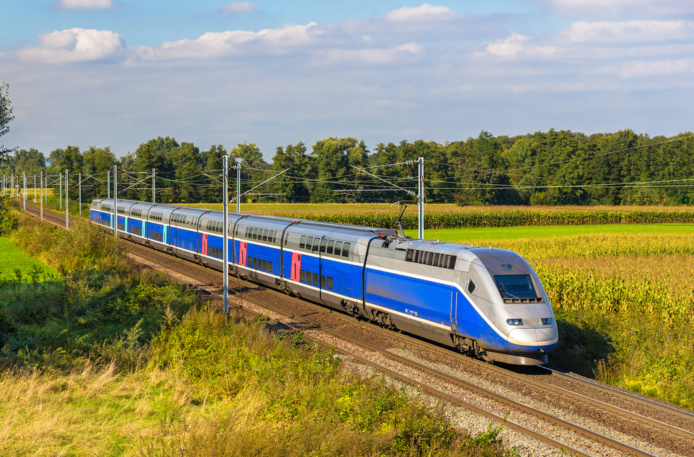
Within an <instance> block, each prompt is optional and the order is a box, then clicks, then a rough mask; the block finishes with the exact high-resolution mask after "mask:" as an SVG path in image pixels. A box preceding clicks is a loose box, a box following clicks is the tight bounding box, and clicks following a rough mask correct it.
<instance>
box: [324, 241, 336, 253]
mask: <svg viewBox="0 0 694 457" xmlns="http://www.w3.org/2000/svg"><path fill="white" fill-rule="evenodd" d="M334 247H335V241H333V240H331V241H328V250H327V251H326V253H328V254H332V253H333V248H334Z"/></svg>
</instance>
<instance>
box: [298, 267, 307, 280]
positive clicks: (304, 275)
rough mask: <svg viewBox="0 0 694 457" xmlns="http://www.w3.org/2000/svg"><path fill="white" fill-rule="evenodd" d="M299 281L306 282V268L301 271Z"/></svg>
mask: <svg viewBox="0 0 694 457" xmlns="http://www.w3.org/2000/svg"><path fill="white" fill-rule="evenodd" d="M299 281H302V282H306V271H305V270H301V271H299Z"/></svg>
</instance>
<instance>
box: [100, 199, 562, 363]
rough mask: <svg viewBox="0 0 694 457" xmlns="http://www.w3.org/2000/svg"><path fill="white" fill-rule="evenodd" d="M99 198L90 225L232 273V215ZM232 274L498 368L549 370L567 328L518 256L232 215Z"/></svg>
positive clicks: (388, 233)
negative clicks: (549, 361)
mask: <svg viewBox="0 0 694 457" xmlns="http://www.w3.org/2000/svg"><path fill="white" fill-rule="evenodd" d="M115 213H116V214H117V215H116V217H115V219H114V200H112V199H107V200H94V201H93V202H92V207H91V211H90V220H91V221H92V222H93V223H96V224H98V225H99V226H101V227H102V228H104V229H105V230H108V231H113V229H114V223H115V224H116V227H117V229H118V231H119V234H120V236H121V237H123V238H127V239H129V240H132V241H134V242H136V243H140V244H143V245H147V246H150V247H152V248H154V249H158V250H161V251H165V252H168V253H170V254H172V255H175V256H178V257H182V258H186V259H189V260H191V261H193V262H198V263H201V264H203V265H205V266H208V267H211V268H215V269H219V270H221V269H222V267H223V263H222V252H223V236H222V227H223V225H222V224H223V214H222V213H221V212H219V211H209V210H204V209H198V208H191V207H178V206H172V205H162V204H151V203H143V202H135V201H128V200H119V201H118V208H116V211H115ZM228 222H229V232H228V236H229V239H228V242H229V246H228V249H229V271H230V273H231V274H234V275H237V276H240V277H242V278H246V279H248V280H251V281H254V282H257V283H259V284H262V285H265V286H268V287H272V288H276V289H280V290H282V291H284V292H286V293H289V294H292V295H295V296H299V297H302V298H304V299H307V300H310V301H313V302H316V303H319V304H322V305H324V306H328V307H330V308H334V309H337V310H341V311H344V312H346V313H349V314H350V315H353V316H355V317H360V318H365V319H369V320H371V321H375V322H377V323H379V324H380V325H383V326H385V327H389V328H393V329H395V328H397V329H400V330H403V331H406V332H408V333H411V334H414V335H417V336H420V337H422V338H426V339H429V340H432V341H436V342H438V343H441V344H444V345H447V346H450V347H454V348H456V349H458V350H460V351H461V352H464V353H466V354H469V355H472V356H476V357H480V358H483V359H485V360H488V361H497V362H502V363H509V364H516V365H539V364H544V363H546V362H547V353H548V352H550V351H552V350H553V349H554V348H556V345H557V341H558V333H557V326H556V322H555V320H554V314H553V312H552V308H551V306H550V303H549V300H548V298H547V294H546V293H545V290H544V289H543V288H542V284H541V283H540V280H539V279H538V277H537V275H536V274H535V272H534V271H533V269H532V267H531V266H530V265H529V264H528V263H527V262H526V261H525V260H524V259H523V258H522V257H521V256H519V255H518V254H516V253H514V252H512V251H508V250H503V249H494V248H486V247H479V246H473V245H465V244H457V243H448V242H438V241H430V240H413V239H410V238H407V237H405V236H404V235H401V234H399V233H398V232H397V231H395V230H391V229H382V228H375V227H361V226H352V225H343V224H331V223H322V222H314V221H308V220H295V219H288V218H282V217H270V216H260V215H253V214H246V213H230V214H229V221H228Z"/></svg>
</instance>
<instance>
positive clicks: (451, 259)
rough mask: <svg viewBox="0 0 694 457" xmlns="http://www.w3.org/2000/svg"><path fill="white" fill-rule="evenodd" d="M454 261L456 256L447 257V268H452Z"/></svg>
mask: <svg viewBox="0 0 694 457" xmlns="http://www.w3.org/2000/svg"><path fill="white" fill-rule="evenodd" d="M455 261H456V257H455V256H454V255H452V256H450V258H449V259H448V268H449V269H451V270H452V269H454V268H455Z"/></svg>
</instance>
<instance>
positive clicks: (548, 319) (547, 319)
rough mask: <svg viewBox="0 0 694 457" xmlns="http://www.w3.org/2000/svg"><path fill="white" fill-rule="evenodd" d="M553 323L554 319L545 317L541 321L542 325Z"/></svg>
mask: <svg viewBox="0 0 694 457" xmlns="http://www.w3.org/2000/svg"><path fill="white" fill-rule="evenodd" d="M552 323H554V319H552V318H551V317H545V318H543V319H542V325H552Z"/></svg>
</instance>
